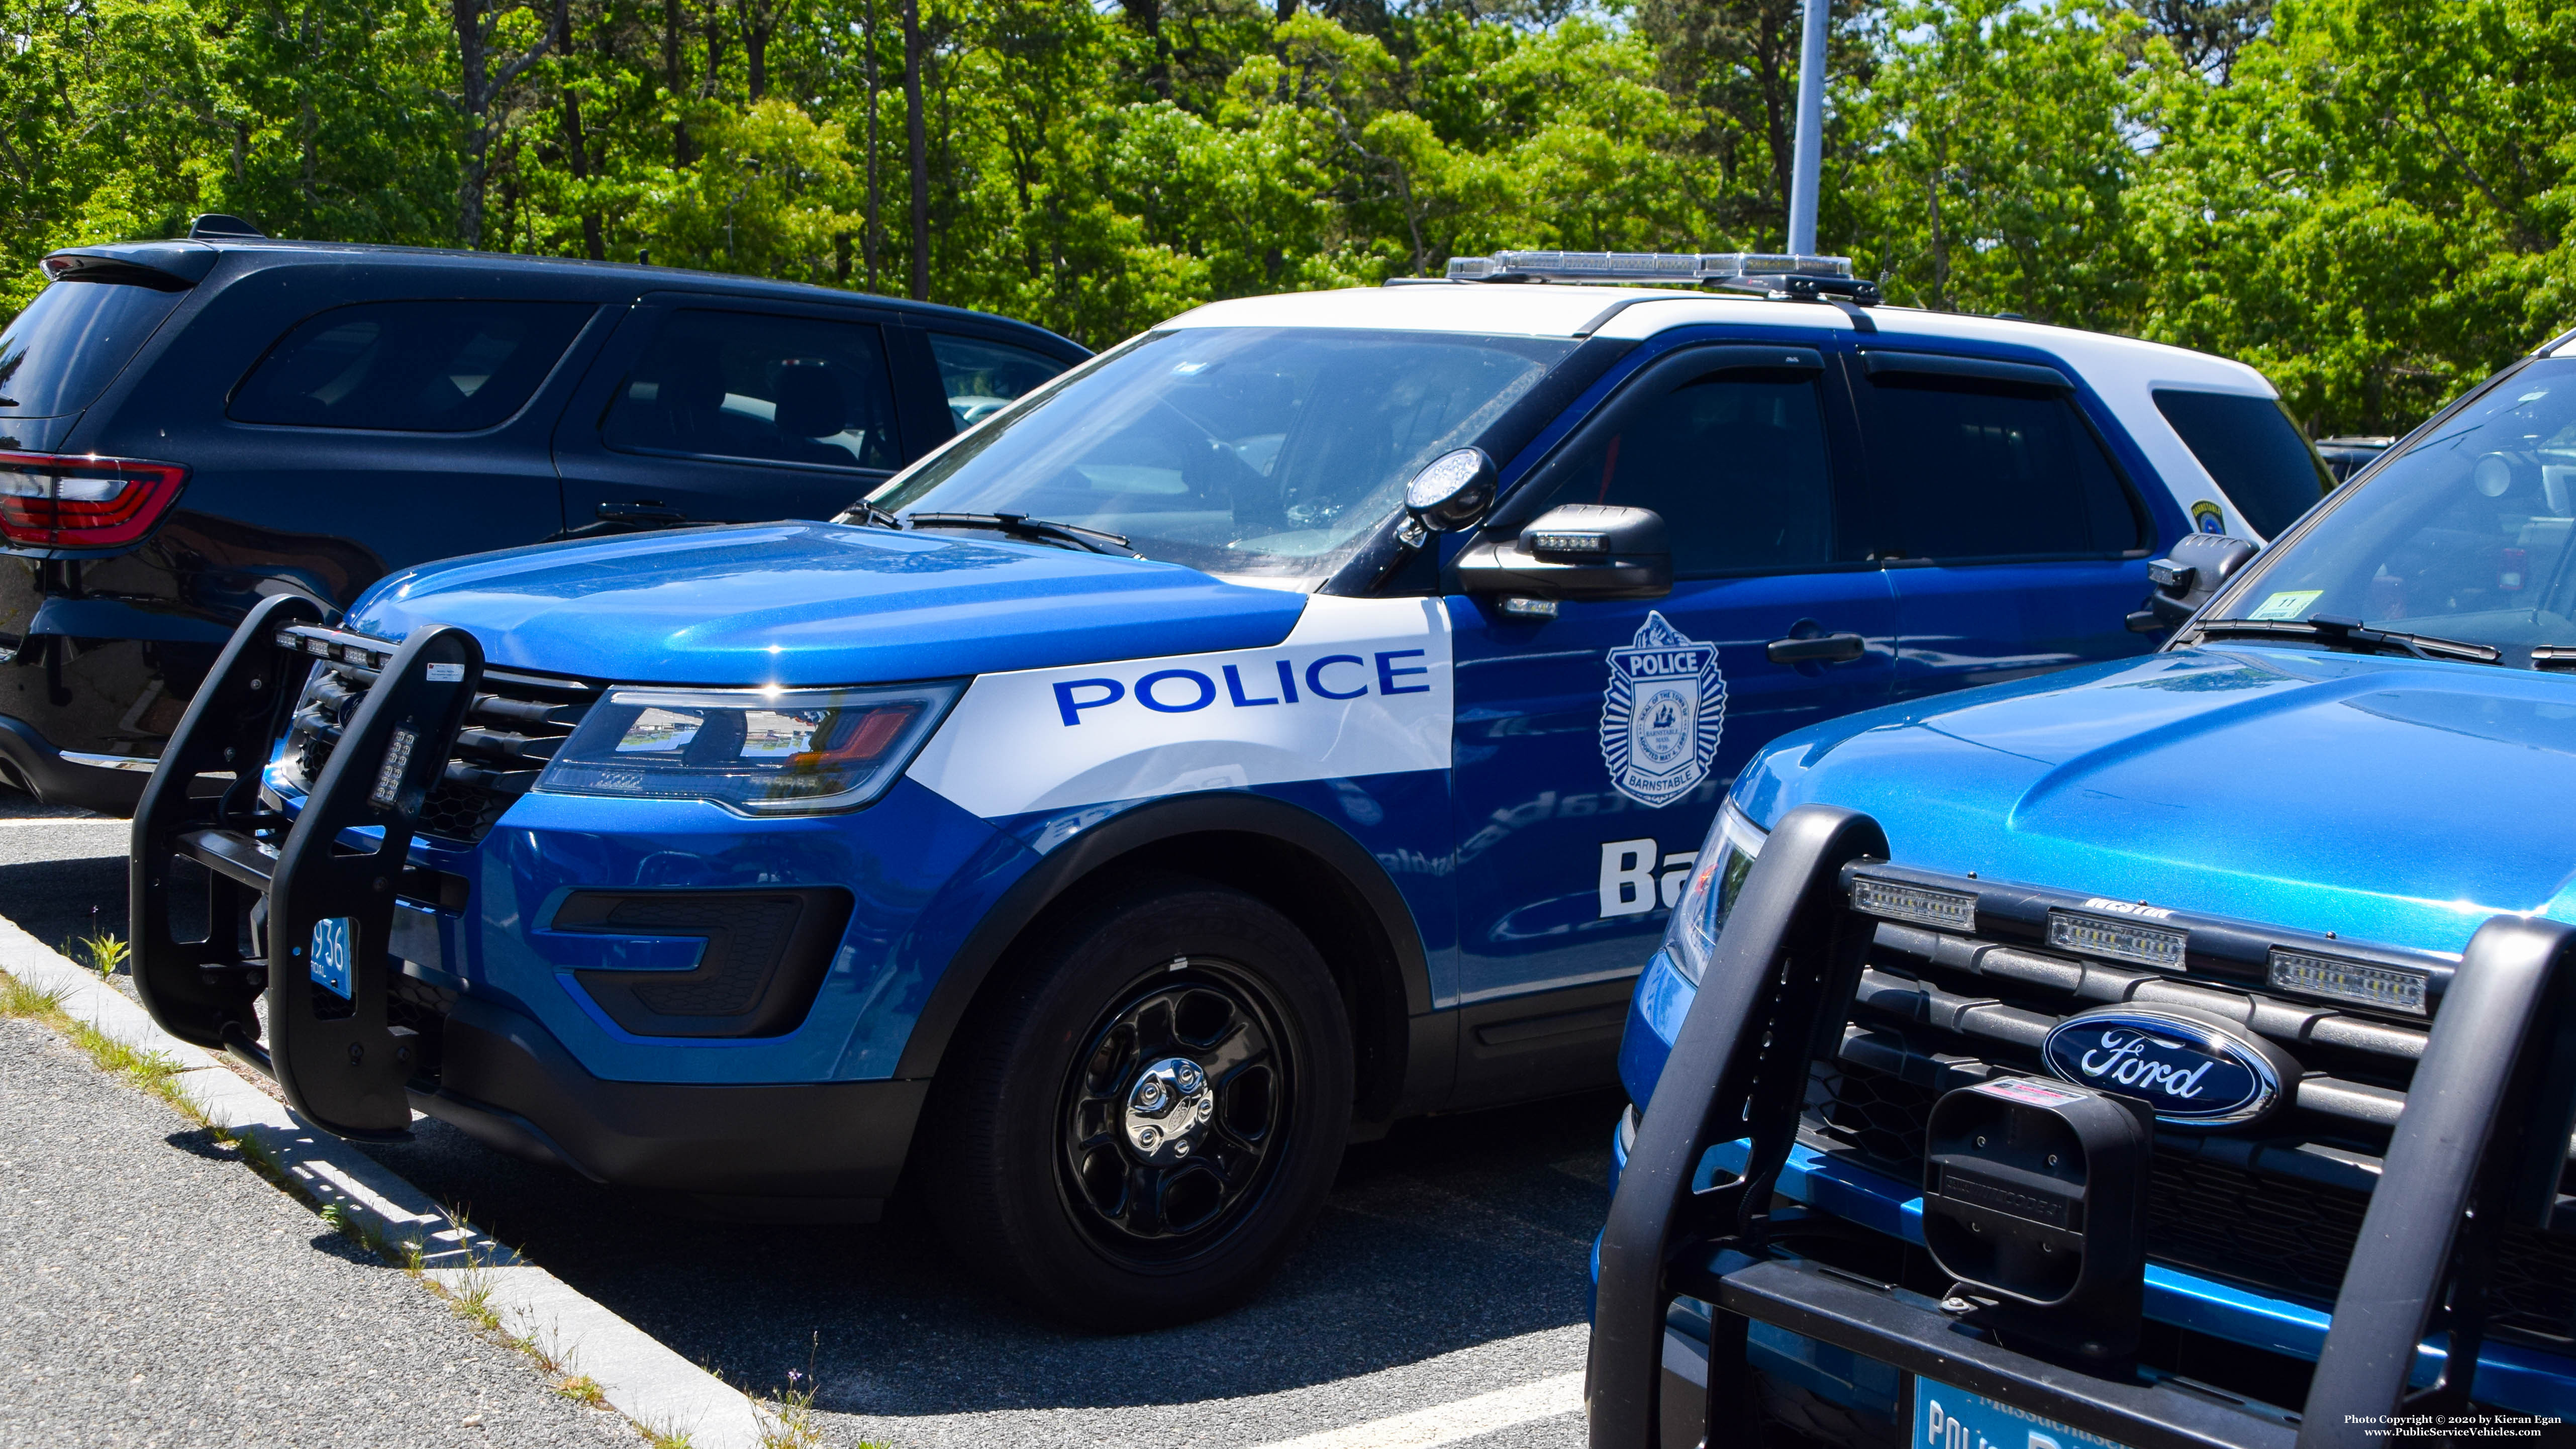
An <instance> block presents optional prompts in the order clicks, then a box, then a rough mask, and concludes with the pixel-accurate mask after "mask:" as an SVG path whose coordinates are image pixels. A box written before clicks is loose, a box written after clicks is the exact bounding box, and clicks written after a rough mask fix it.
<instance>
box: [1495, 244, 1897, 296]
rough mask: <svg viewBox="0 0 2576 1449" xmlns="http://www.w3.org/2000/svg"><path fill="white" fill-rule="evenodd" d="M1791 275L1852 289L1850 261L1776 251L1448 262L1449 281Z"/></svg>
mask: <svg viewBox="0 0 2576 1449" xmlns="http://www.w3.org/2000/svg"><path fill="white" fill-rule="evenodd" d="M1793 277H1797V278H1816V279H1820V280H1821V279H1828V278H1830V279H1833V280H1836V281H1840V282H1842V283H1843V287H1841V288H1835V289H1833V290H1836V291H1842V290H1846V289H1848V288H1849V287H1851V286H1852V285H1853V282H1852V264H1851V258H1849V257H1813V256H1791V255H1787V254H1784V253H1778V252H1496V253H1494V254H1493V255H1492V256H1489V257H1451V258H1450V259H1449V280H1451V281H1453V282H1591V283H1630V284H1633V283H1638V282H1662V283H1667V284H1674V283H1678V284H1681V285H1684V286H1700V285H1703V284H1708V283H1714V284H1716V285H1718V286H1721V287H1732V288H1741V289H1743V290H1747V291H1754V292H1787V291H1790V290H1792V289H1791V288H1790V287H1789V286H1788V285H1787V284H1788V281H1789V279H1790V278H1793ZM1811 285H1812V284H1811ZM1872 290H1873V291H1874V290H1875V288H1873V289H1872Z"/></svg>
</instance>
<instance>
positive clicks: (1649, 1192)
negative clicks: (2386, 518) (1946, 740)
mask: <svg viewBox="0 0 2576 1449" xmlns="http://www.w3.org/2000/svg"><path fill="white" fill-rule="evenodd" d="M1887 854H1888V849H1887V840H1886V836H1885V835H1884V833H1883V832H1882V831H1881V830H1880V829H1879V826H1878V824H1877V822H1875V821H1874V820H1872V819H1870V818H1869V817H1867V816H1865V815H1860V814H1856V813H1854V812H1851V811H1847V810H1839V809H1834V808H1830V807H1826V806H1803V807H1800V808H1799V809H1796V810H1792V811H1790V812H1789V813H1788V814H1787V815H1786V816H1784V817H1783V818H1782V819H1781V821H1780V823H1779V826H1778V828H1776V829H1775V830H1774V831H1773V832H1772V834H1771V836H1770V838H1769V840H1768V841H1767V842H1766V843H1765V844H1764V847H1763V850H1762V854H1761V856H1760V857H1759V858H1758V860H1757V861H1756V862H1755V864H1754V867H1753V870H1752V872H1751V874H1750V875H1749V876H1748V877H1747V879H1746V881H1745V883H1744V885H1743V887H1742V890H1741V893H1740V894H1739V896H1738V897H1737V900H1736V903H1735V906H1734V908H1733V910H1732V912H1731V913H1730V915H1729V916H1728V919H1727V922H1726V926H1725V929H1724V931H1723V932H1722V933H1721V935H1720V937H1719V940H1718V942H1717V945H1716V947H1715V949H1714V951H1713V952H1712V953H1711V959H1710V960H1709V962H1708V965H1707V967H1706V969H1705V971H1704V972H1703V974H1702V977H1701V982H1700V986H1699V992H1698V996H1697V998H1696V999H1695V1000H1694V1001H1693V1003H1692V1005H1691V1008H1690V1011H1689V1013H1688V1015H1687V1016H1686V1018H1685V1019H1684V1021H1683V1024H1682V1028H1681V1031H1680V1033H1679V1035H1678V1037H1677V1039H1676V1040H1675V1042H1674V1044H1673V1049H1672V1053H1671V1055H1670V1057H1669V1058H1668V1059H1667V1061H1666V1063H1665V1065H1664V1069H1663V1073H1662V1076H1661V1078H1660V1079H1659V1080H1658V1081H1657V1083H1656V1085H1655V1088H1654V1092H1653V1096H1652V1101H1651V1102H1650V1104H1648V1106H1647V1107H1646V1110H1645V1113H1644V1116H1643V1119H1642V1120H1641V1122H1640V1124H1639V1126H1638V1129H1637V1134H1636V1139H1635V1143H1634V1145H1633V1147H1632V1148H1631V1149H1630V1153H1629V1157H1628V1163H1627V1167H1626V1169H1625V1170H1624V1172H1623V1173H1622V1175H1621V1177H1620V1181H1619V1190H1618V1194H1617V1196H1616V1197H1615V1199H1614V1200H1613V1202H1612V1205H1611V1211H1610V1219H1609V1224H1608V1226H1607V1228H1606V1230H1605V1231H1604V1233H1603V1235H1602V1239H1601V1247H1600V1278H1599V1291H1598V1298H1597V1307H1596V1310H1595V1316H1594V1327H1593V1337H1592V1353H1591V1362H1590V1367H1589V1375H1588V1385H1587V1388H1586V1400H1587V1409H1588V1411H1589V1414H1590V1417H1591V1443H1592V1445H1593V1449H1657V1446H1660V1449H1691V1446H1690V1445H1688V1444H1684V1443H1670V1444H1667V1443H1665V1442H1664V1434H1663V1429H1664V1425H1665V1423H1666V1422H1667V1420H1666V1418H1665V1415H1664V1414H1663V1412H1662V1406H1660V1405H1659V1404H1658V1401H1657V1400H1658V1394H1659V1393H1660V1392H1661V1391H1662V1390H1663V1380H1662V1373H1661V1362H1662V1351H1663V1339H1664V1333H1665V1316H1666V1311H1667V1309H1668V1307H1669V1305H1670V1304H1671V1303H1672V1301H1673V1300H1674V1299H1675V1298H1676V1297H1677V1296H1680V1295H1689V1296H1692V1297H1696V1298H1700V1299H1703V1300H1705V1301H1706V1302H1708V1303H1709V1305H1710V1306H1711V1309H1712V1312H1711V1345H1710V1351H1709V1369H1708V1386H1707V1393H1708V1403H1707V1405H1706V1409H1707V1410H1708V1412H1707V1413H1706V1417H1705V1420H1704V1422H1705V1423H1706V1425H1707V1426H1708V1427H1707V1439H1706V1442H1707V1443H1708V1444H1709V1445H1710V1446H1712V1449H1714V1446H1718V1445H1723V1444H1727V1443H1743V1444H1746V1445H1751V1444H1754V1443H1756V1442H1758V1436H1759V1434H1760V1432H1761V1431H1760V1429H1759V1427H1758V1425H1757V1424H1756V1423H1755V1422H1754V1416H1753V1415H1752V1413H1751V1406H1752V1404H1753V1403H1754V1402H1755V1400H1754V1398H1753V1395H1752V1394H1751V1392H1750V1383H1749V1380H1750V1372H1751V1371H1750V1368H1749V1366H1748V1364H1747V1361H1746V1345H1747V1332H1748V1329H1749V1327H1750V1325H1751V1324H1752V1323H1753V1322H1756V1321H1759V1322H1762V1323H1766V1324H1771V1325H1774V1326H1777V1327H1779V1328H1782V1329H1786V1330H1788V1331H1790V1332H1794V1333H1798V1334H1802V1335H1804V1336H1806V1337H1808V1338H1812V1339H1815V1340H1818V1341H1820V1342H1823V1343H1826V1344H1830V1345H1833V1346H1835V1347H1838V1348H1843V1349H1847V1350H1850V1351H1852V1352H1854V1353H1857V1354H1859V1355H1861V1356H1863V1357H1866V1358H1870V1359H1874V1360H1877V1361H1879V1362H1882V1363H1886V1364H1889V1365H1891V1366H1893V1367H1895V1368H1897V1369H1899V1370H1902V1371H1904V1372H1906V1373H1909V1374H1914V1375H1919V1376H1922V1377H1925V1378H1930V1379H1935V1380H1938V1381H1939V1382H1942V1383H1945V1384H1950V1385H1955V1386H1957V1387H1958V1388H1961V1389H1964V1390H1967V1391H1969V1392H1971V1393H1977V1394H1982V1395H1985V1396H1987V1397H1989V1398H1992V1399H1995V1400H1998V1401H2000V1402H2003V1403H2007V1404H2010V1405H2011V1406H2013V1407H2014V1408H2017V1409H2021V1410H2025V1411H2027V1412H2030V1413H2032V1414H2036V1415H2039V1416H2041V1417H2042V1418H2045V1419H2051V1420H2055V1421H2057V1422H2058V1423H2061V1424H2064V1425H2067V1426H2069V1427H2072V1428H2074V1429H2078V1430H2081V1431H2084V1432H2086V1433H2090V1434H2096V1435H2100V1436H2102V1437H2104V1438H2106V1439H2109V1440H2111V1441H2113V1442H2115V1443H2120V1444H2126V1445H2130V1446H2133V1449H2169V1446H2170V1449H2184V1446H2192V1449H2214V1446H2241V1449H2257V1446H2261V1449H2276V1446H2277V1449H2290V1446H2293V1445H2296V1446H2299V1449H2324V1446H2355V1449H2357V1446H2360V1445H2364V1444H2372V1445H2377V1444H2380V1443H2382V1442H2383V1439H2382V1438H2381V1437H2379V1436H2384V1435H2385V1434H2386V1433H2387V1430H2386V1429H2385V1428H2384V1427H2379V1426H2377V1425H2375V1424H2374V1423H2373V1422H2372V1421H2373V1420H2374V1419H2376V1418H2379V1417H2380V1416H2386V1415H2390V1414H2395V1413H2401V1412H2403V1413H2424V1412H2441V1411H2453V1412H2456V1411H2458V1410H2460V1409H2462V1408H2465V1407H2466V1405H2467V1404H2468V1403H2469V1401H2470V1395H2471V1390H2472V1386H2473V1382H2472V1381H2473V1376H2474V1374H2475V1372H2476V1365H2477V1357H2478V1349H2479V1346H2480V1342H2481V1338H2482V1318H2481V1311H2482V1309H2481V1294H2482V1292H2483V1288H2482V1282H2483V1279H2484V1277H2485V1268H2484V1265H2485V1264H2486V1263H2488V1262H2491V1261H2492V1258H2493V1253H2494V1249H2495V1241H2496V1235H2497V1233H2498V1232H2499V1231H2500V1230H2501V1229H2503V1228H2504V1227H2505V1226H2506V1225H2508V1224H2523V1225H2529V1226H2535V1227H2536V1226H2539V1225H2542V1224H2545V1223H2546V1222H2547V1221H2548V1219H2549V1216H2550V1213H2551V1211H2552V1208H2553V1205H2554V1203H2555V1200H2556V1195H2557V1187H2558V1183H2559V1177H2560V1171H2561V1168H2562V1167H2563V1165H2564V1164H2565V1162H2566V1160H2567V1153H2568V1140H2569V1130H2570V1125H2571V1119H2576V1009H2571V1005H2576V928H2572V927H2569V926H2567V925H2564V924H2560V923H2557V922H2553V921H2546V920H2541V919H2536V918H2529V917H2517V916H2498V917H2496V918H2494V919H2492V920H2490V921H2488V922H2487V923H2486V924H2485V925H2484V926H2482V927H2480V928H2479V930H2478V932H2477V934H2476V935H2475V937H2474V938H2472V940H2471V941H2470V943H2469V945H2468V948H2467V950H2466V951H2465V952H2464V953H2463V955H2462V957H2461V960H2460V962H2459V964H2458V966H2457V967H2456V968H2455V969H2454V971H2453V972H2452V974H2451V976H2450V979H2449V982H2448V983H2447V987H2446V989H2444V990H2443V992H2442V994H2441V1002H2440V1011H2439V1013H2438V1014H2437V1015H2436V1017H2435V1019H2434V1021H2433V1025H2432V1031H2431V1033H2430V1037H2429V1039H2428V1041H2427V1042H2426V1045H2425V1048H2424V1052H2423V1056H2422V1059H2421V1061H2420V1063H2419V1064H2418V1065H2417V1067H2416V1069H2415V1074H2414V1077H2413V1081H2412V1085H2411V1086H2410V1088H2409V1090H2408V1093H2407V1105H2406V1107H2405V1109H2404V1110H2403V1112H2402V1113H2401V1114H2400V1115H2399V1118H2398V1122H2397V1125H2396V1128H2395V1131H2394V1134H2393V1136H2392V1138H2391V1141H2390V1144H2389V1150H2388V1153H2387V1156H2386V1158H2385V1161H2384V1165H2383V1168H2382V1171H2381V1173H2380V1177H2379V1182H2380V1186H2379V1187H2378V1188H2377V1189H2376V1190H2374V1191H2373V1192H2372V1193H2371V1195H2370V1199H2369V1206H2368V1209H2367V1211H2366V1214H2365V1216H2364V1217H2363V1220H2362V1227H2361V1232H2360V1237H2359V1241H2358V1243H2357V1245H2356V1246H2355V1249H2354V1251H2353V1254H2352V1257H2351V1260H2350V1264H2349V1266H2348V1267H2347V1269H2346V1271H2345V1274H2344V1278H2343V1284H2342V1290H2341V1292H2340V1293H2339V1294H2338V1296H2337V1298H2336V1300H2335V1304H2334V1311H2333V1318H2332V1322H2331V1325H2330V1327H2329V1328H2328V1330H2327V1334H2326V1339H2325V1347H2324V1351H2323V1353H2322V1355H2321V1356H2320V1357H2319V1359H2318V1362H2317V1367H2316V1371H2315V1374H2314V1376H2313V1378H2312V1380H2311V1382H2310V1388H2309V1392H2308V1396H2307V1400H2306V1404H2305V1407H2304V1411H2303V1412H2302V1413H2300V1414H2298V1415H2295V1416H2285V1415H2277V1414H2266V1413H2262V1412H2259V1411H2257V1410H2249V1408H2248V1407H2247V1406H2245V1405H2242V1404H2239V1403H2234V1402H2229V1401H2226V1400H2225V1399H2224V1398H2223V1397H2222V1396H2217V1395H2210V1394H2205V1393H2201V1392H2196V1391H2195V1386H2193V1385H2190V1384H2188V1383H2185V1382H2181V1381H2178V1380H2173V1379H2168V1378H2163V1377H2158V1376H2150V1375H2136V1376H2125V1377H2115V1376H2105V1375H2101V1374H2097V1373H2089V1372H2085V1371H2082V1370H2080V1369H2077V1368H2072V1367H2066V1366H2062V1365H2060V1364H2058V1363H2055V1362H2051V1361H2046V1360H2042V1359H2039V1358H2034V1357H2030V1356H2028V1355H2025V1354H2021V1353H2016V1352H2013V1351H2011V1350H2010V1349H2007V1348H2005V1347H2003V1346H2001V1345H2000V1344H1998V1343H1995V1342H1993V1341H1991V1340H1990V1339H1988V1338H1985V1337H1982V1336H1979V1335H1977V1334H1975V1333H1974V1332H1972V1331H1969V1330H1967V1329H1965V1328H1963V1327H1962V1326H1961V1325H1960V1324H1958V1323H1957V1322H1955V1321H1954V1320H1953V1319H1952V1318H1951V1317H1950V1316H1948V1315H1947V1314H1945V1313H1943V1312H1941V1311H1939V1310H1938V1309H1935V1308H1929V1307H1925V1306H1922V1305H1921V1303H1920V1301H1919V1300H1917V1299H1915V1298H1913V1297H1912V1296H1911V1295H1905V1294H1901V1293H1899V1292H1898V1291H1896V1290H1894V1289H1893V1288H1892V1287H1890V1286H1887V1285H1882V1284H1878V1283H1875V1282H1872V1281H1869V1280H1867V1279H1866V1278H1865V1277H1863V1276H1862V1275H1857V1274H1849V1273H1843V1272H1839V1271H1837V1270H1834V1269H1832V1268H1829V1267H1825V1266H1822V1265H1820V1264H1816V1263H1813V1262H1808V1261H1804V1260H1801V1259H1799V1258H1797V1257H1795V1256H1792V1255H1787V1254H1783V1253H1781V1252H1778V1251H1776V1248H1775V1247H1774V1246H1773V1245H1771V1244H1769V1243H1767V1241H1766V1237H1767V1233H1768V1230H1769V1228H1770V1222H1769V1218H1770V1212H1771V1199H1772V1191H1773V1187H1774V1184H1775V1183H1776V1182H1777V1180H1778V1177H1779V1174H1780V1170H1781V1168H1782V1166H1783V1165H1784V1164H1785V1163H1786V1162H1787V1160H1788V1157H1789V1152H1790V1148H1791V1147H1792V1145H1793V1144H1794V1142H1795V1139H1796V1135H1797V1131H1798V1123H1799V1113H1800V1109H1801V1106H1802V1104H1803V1102H1804V1100H1805V1095H1806V1088H1807V1082H1808V1069H1809V1063H1810V1062H1812V1061H1814V1060H1816V1059H1817V1058H1819V1057H1830V1056H1831V1055H1832V1054H1833V1053H1834V1052H1835V1051H1836V1049H1837V1045H1838V1043H1839V1041H1840V1039H1841V1033H1842V1031H1843V1028H1844V1024H1845V1022H1846V1020H1847V1018H1848V1013H1849V1007H1850V1003H1851V1001H1852V999H1853V995H1854V992H1855V989H1856V988H1857V986H1858V985H1859V982H1860V979H1861V973H1862V970H1863V966H1864V954H1865V952H1866V951H1867V950H1868V948H1869V946H1870V942H1871V940H1872V936H1873V932H1874V929H1875V927H1876V925H1877V924H1878V923H1877V921H1876V920H1875V919H1874V918H1873V917H1870V916H1867V915H1863V914H1861V913H1860V912H1858V911H1856V910H1854V909H1853V908H1852V905H1851V898H1850V893H1851V877H1852V875H1853V872H1854V868H1855V867H1856V866H1867V865H1871V864H1877V863H1881V862H1884V861H1885V859H1886V857H1887ZM1738 1141H1746V1142H1749V1144H1750V1151H1749V1154H1748V1156H1747V1160H1746V1161H1745V1164H1744V1166H1743V1169H1742V1171H1741V1173H1740V1174H1738V1175H1737V1176H1736V1178H1735V1179H1734V1180H1733V1181H1732V1182H1728V1183H1725V1184H1723V1185H1720V1186H1717V1187H1715V1188H1712V1189H1707V1190H1694V1187H1693V1174H1694V1172H1695V1170H1696V1169H1697V1167H1698V1165H1699V1163H1700V1162H1701V1160H1702V1158H1703V1156H1704V1154H1706V1153H1707V1152H1708V1150H1709V1149H1710V1148H1712V1147H1714V1146H1717V1145H1719V1144H1722V1143H1728V1142H1738ZM2435 1332H2442V1333H2447V1334H2449V1336H2450V1342H2449V1345H2448V1352H2447V1353H2446V1355H2445V1367H2444V1369H2443V1372H2442V1377H2441V1379H2440V1381H2439V1382H2437V1383H2436V1384H2434V1385H2433V1386H2432V1387H2430V1388H2428V1389H2424V1390H2421V1391H2419V1392H2416V1393H2413V1394H2410V1393H2409V1392H2408V1387H2407V1383H2408V1374H2409V1371H2410V1370H2411V1369H2412V1368H2413V1366H2414V1362H2415V1357H2416V1352H2417V1347H2418V1345H2419V1344H2420V1343H2421V1342H2422V1341H2423V1340H2424V1338H2425V1336H2426V1335H2427V1334H2429V1333H2435ZM1673 1422H1677V1423H1678V1422H1692V1423H1695V1422H1701V1419H1700V1415H1699V1414H1697V1413H1693V1414H1687V1415H1676V1416H1674V1420H1673Z"/></svg>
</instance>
